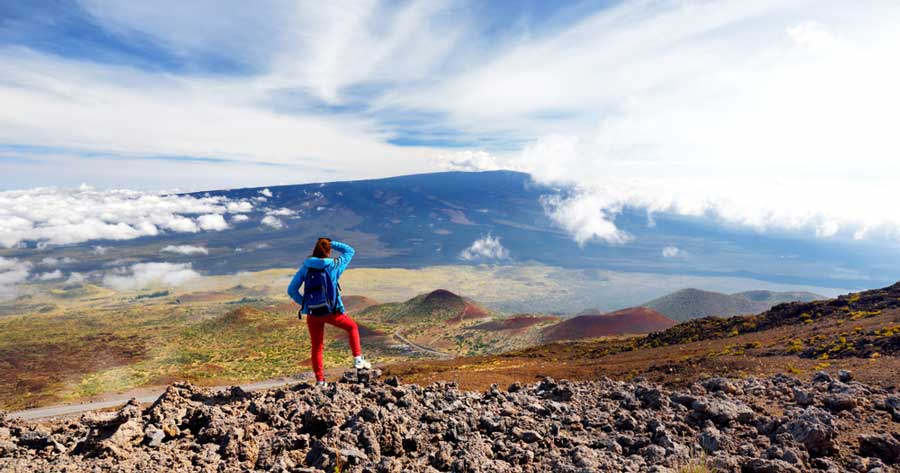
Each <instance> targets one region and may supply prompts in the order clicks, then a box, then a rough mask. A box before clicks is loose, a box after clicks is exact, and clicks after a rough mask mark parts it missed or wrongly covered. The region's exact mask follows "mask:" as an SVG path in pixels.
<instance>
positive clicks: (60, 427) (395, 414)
mask: <svg viewBox="0 0 900 473" xmlns="http://www.w3.org/2000/svg"><path fill="white" fill-rule="evenodd" d="M379 374H380V373H379V372H378V371H377V370H372V371H368V370H363V371H359V372H352V373H347V374H346V375H345V376H344V377H343V378H342V379H341V381H340V382H339V383H337V384H332V385H329V386H327V387H325V388H316V387H314V386H312V385H309V384H305V383H301V384H297V385H294V386H291V387H287V388H277V389H271V390H267V391H260V392H253V393H247V392H244V391H243V390H241V389H240V388H231V389H228V390H219V391H211V390H202V389H198V388H195V387H193V386H191V385H188V384H177V385H174V386H171V387H169V388H168V389H167V390H166V392H165V394H163V395H162V396H161V397H160V398H159V400H157V401H156V402H155V403H154V404H153V405H152V406H149V407H147V408H145V409H143V410H141V409H140V406H138V405H137V404H135V403H133V402H132V403H129V404H127V405H126V406H124V407H123V408H122V409H120V410H119V411H118V412H114V413H108V414H91V415H86V416H82V417H81V418H78V419H56V420H51V421H45V422H39V423H29V422H23V421H20V420H13V419H5V418H3V417H2V416H0V471H34V472H51V471H52V472H61V471H66V472H79V471H111V470H114V471H135V472H137V471H140V472H156V471H159V472H162V471H204V472H205V471H210V472H213V471H219V472H230V471H235V472H237V471H274V472H317V471H326V472H333V471H341V472H373V473H375V472H384V473H388V472H391V473H392V472H407V471H417V472H418V471H422V472H436V471H455V472H543V471H556V472H571V473H576V472H593V471H616V472H638V471H654V472H673V473H674V472H676V471H679V468H681V467H683V466H685V465H688V464H692V463H693V464H696V463H697V462H698V461H699V462H704V463H706V465H707V466H708V468H709V469H710V470H711V471H722V472H800V471H861V472H873V473H874V472H887V471H893V470H892V469H893V468H896V465H897V463H898V462H900V438H898V435H897V434H896V432H897V423H896V419H895V418H894V414H895V413H896V410H897V408H898V407H900V406H898V403H897V396H896V394H894V393H889V392H886V391H884V390H880V389H877V388H873V387H869V386H866V385H863V384H860V383H856V382H853V381H850V378H849V377H848V376H840V379H841V380H840V381H839V380H837V379H834V378H831V377H830V376H823V375H819V376H817V377H816V381H815V382H812V383H804V382H801V381H800V380H797V379H795V378H792V377H788V376H783V375H779V376H775V377H772V378H766V379H755V378H748V379H742V380H734V379H724V378H711V379H708V380H706V381H705V382H703V383H697V384H694V385H691V386H689V387H688V388H686V389H681V390H670V389H667V388H664V387H661V386H657V385H653V384H650V383H646V382H644V381H642V380H635V381H633V382H621V381H612V380H609V379H602V380H597V381H592V382H567V381H555V380H553V379H549V378H547V379H544V380H543V381H541V382H539V383H535V384H529V385H521V384H513V385H511V386H509V388H508V389H505V390H502V389H499V388H498V387H494V388H491V389H490V390H488V391H486V392H483V393H477V392H466V391H460V390H458V389H457V388H456V386H455V385H453V384H450V383H435V384H432V385H429V386H418V385H404V384H402V383H400V382H399V381H398V380H397V379H396V378H388V379H384V380H382V379H380V378H379ZM845 395H846V396H850V397H851V398H852V399H853V403H850V404H847V403H844V402H835V401H829V399H831V398H832V397H833V396H845ZM876 425H880V426H881V427H884V426H888V429H889V430H891V429H892V431H893V432H894V433H885V432H884V431H877V428H876ZM866 426H870V427H871V429H870V430H871V431H864V430H861V428H865V427H866ZM691 471H694V470H691Z"/></svg>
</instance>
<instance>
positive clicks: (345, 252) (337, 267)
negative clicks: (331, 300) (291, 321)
mask: <svg viewBox="0 0 900 473" xmlns="http://www.w3.org/2000/svg"><path fill="white" fill-rule="evenodd" d="M331 249H332V250H338V251H340V252H341V257H340V258H316V257H313V256H310V257H309V258H306V260H305V261H304V262H303V266H301V267H300V270H299V271H297V274H295V275H294V279H291V283H290V284H288V290H287V293H288V295H289V296H291V299H293V300H294V302H296V303H297V304H300V308H301V311H302V312H303V313H304V314H308V313H309V309H307V307H306V302H305V301H304V300H303V294H302V293H301V292H300V286H301V285H302V284H303V280H304V279H306V269H307V268H316V269H323V268H324V269H325V273H326V274H328V277H330V278H331V282H332V283H334V287H335V288H337V283H338V279H340V278H341V274H344V270H345V269H347V265H348V264H350V260H351V259H353V255H354V254H356V251H354V250H353V247H351V246H350V245H348V244H346V243H341V242H339V241H332V242H331ZM335 310H336V311H337V312H343V311H344V302H343V301H342V300H341V293H340V291H338V296H337V306H336V307H335Z"/></svg>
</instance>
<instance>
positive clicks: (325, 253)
mask: <svg viewBox="0 0 900 473" xmlns="http://www.w3.org/2000/svg"><path fill="white" fill-rule="evenodd" d="M312 256H313V257H315V258H328V257H329V256H331V239H330V238H319V239H318V240H316V246H314V247H313V251H312Z"/></svg>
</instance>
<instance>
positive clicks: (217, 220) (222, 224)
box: [197, 214, 228, 231]
mask: <svg viewBox="0 0 900 473" xmlns="http://www.w3.org/2000/svg"><path fill="white" fill-rule="evenodd" d="M197 223H199V224H200V228H202V229H204V230H210V231H222V230H227V229H228V222H226V221H225V217H223V216H221V215H219V214H207V215H201V216H199V217H197Z"/></svg>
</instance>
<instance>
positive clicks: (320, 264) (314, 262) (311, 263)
mask: <svg viewBox="0 0 900 473" xmlns="http://www.w3.org/2000/svg"><path fill="white" fill-rule="evenodd" d="M333 264H334V259H333V258H316V257H315V256H310V257H309V258H306V260H305V261H303V266H306V267H307V268H313V269H323V268H326V267H328V266H331V265H333Z"/></svg>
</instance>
